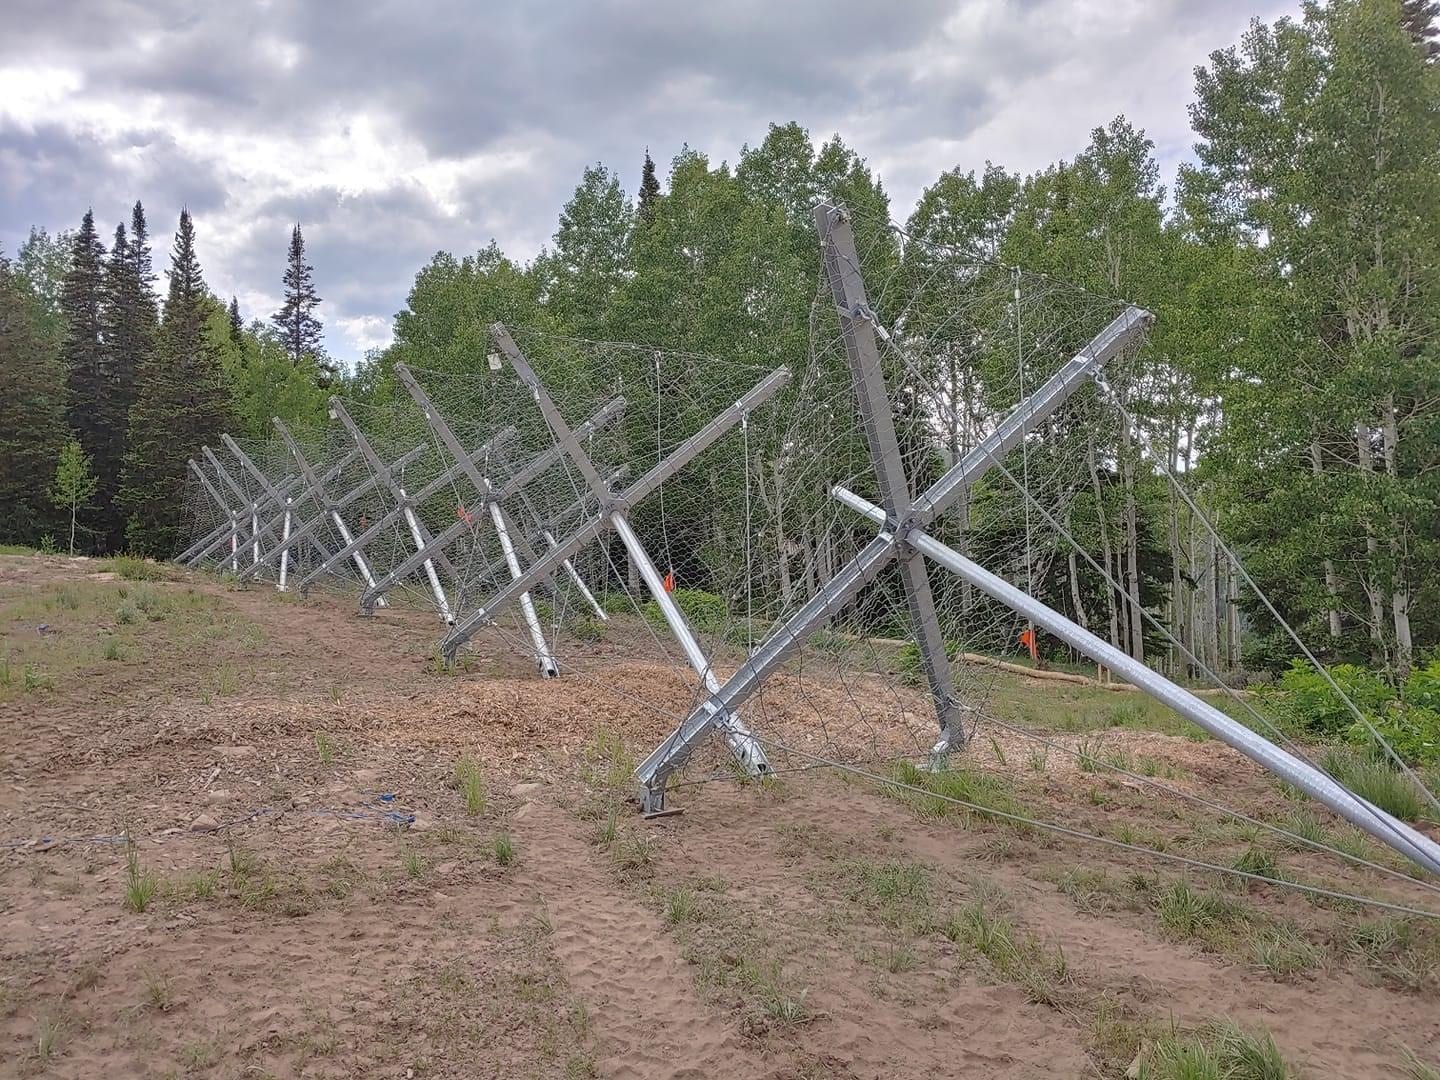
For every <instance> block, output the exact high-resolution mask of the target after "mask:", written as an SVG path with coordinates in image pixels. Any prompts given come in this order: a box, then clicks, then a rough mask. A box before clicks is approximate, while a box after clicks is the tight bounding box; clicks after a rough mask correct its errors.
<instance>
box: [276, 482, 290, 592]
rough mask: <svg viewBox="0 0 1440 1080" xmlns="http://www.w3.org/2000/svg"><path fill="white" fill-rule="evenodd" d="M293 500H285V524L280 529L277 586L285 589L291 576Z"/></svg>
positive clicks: (282, 589)
mask: <svg viewBox="0 0 1440 1080" xmlns="http://www.w3.org/2000/svg"><path fill="white" fill-rule="evenodd" d="M291 506H292V500H290V499H286V500H285V526H284V528H282V529H281V530H280V582H279V584H277V585H276V586H275V587H276V588H277V589H279V590H280V591H281V592H284V591H285V582H286V580H287V579H288V578H289V577H290V548H289V543H290V518H291Z"/></svg>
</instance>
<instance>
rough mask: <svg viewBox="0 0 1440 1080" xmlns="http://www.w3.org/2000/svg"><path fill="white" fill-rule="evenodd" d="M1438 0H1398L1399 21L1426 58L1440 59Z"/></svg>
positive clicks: (1439, 11) (1439, 0)
mask: <svg viewBox="0 0 1440 1080" xmlns="http://www.w3.org/2000/svg"><path fill="white" fill-rule="evenodd" d="M1437 18H1440V0H1400V23H1401V25H1402V26H1404V27H1405V30H1406V31H1407V32H1408V33H1409V35H1410V37H1411V38H1413V39H1414V41H1415V44H1416V45H1419V46H1420V51H1421V52H1422V53H1423V54H1424V56H1425V58H1426V59H1427V60H1430V61H1432V62H1434V61H1435V60H1437V59H1440V40H1436V39H1437V38H1440V26H1437V25H1436V20H1437Z"/></svg>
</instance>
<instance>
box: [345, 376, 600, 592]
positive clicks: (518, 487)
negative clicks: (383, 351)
mask: <svg viewBox="0 0 1440 1080" xmlns="http://www.w3.org/2000/svg"><path fill="white" fill-rule="evenodd" d="M398 366H399V365H397V367H398ZM407 374H408V373H407ZM417 389H418V388H417ZM426 400H427V401H428V398H427V399H426ZM422 408H423V406H422ZM624 411H625V399H624V398H621V397H617V398H613V399H612V400H611V401H609V402H607V403H606V404H605V405H604V406H602V407H601V408H600V409H599V411H597V412H596V413H595V415H594V416H592V417H590V419H589V420H587V421H585V423H584V424H583V425H582V426H581V427H580V428H579V430H578V431H577V435H578V436H579V437H581V438H584V437H588V436H589V435H590V434H592V433H594V432H596V431H599V430H600V429H601V428H603V427H605V426H606V425H607V424H609V423H611V422H612V421H614V420H616V419H618V418H619V417H620V416H621V415H622V414H623V413H624ZM501 436H504V438H502V437H501ZM514 436H515V429H514V428H505V429H504V430H503V431H502V432H501V433H500V435H497V436H495V437H494V438H492V439H490V440H489V441H488V442H487V443H485V445H484V446H482V447H481V450H479V451H476V452H474V453H472V454H471V455H470V460H471V462H472V463H474V465H475V466H476V467H477V468H478V469H479V470H480V471H481V473H482V474H484V475H485V476H486V482H487V483H488V482H489V481H488V473H489V469H488V466H484V467H482V466H483V463H484V462H485V461H486V460H487V459H488V458H489V456H490V455H491V453H493V454H494V455H495V456H496V458H497V459H499V460H500V461H501V462H502V463H503V461H504V456H503V455H504V453H505V447H506V445H508V443H509V441H510V440H511V439H513V438H514ZM481 451H483V453H482V452H481ZM563 456H564V454H563V452H562V451H561V450H560V448H559V447H554V446H552V447H549V448H547V449H545V450H544V451H542V452H541V453H539V454H537V455H536V456H535V457H533V458H531V459H530V461H528V462H527V463H526V464H525V465H523V466H521V468H520V469H519V470H518V471H517V472H515V473H513V474H512V475H511V476H510V477H509V479H507V480H506V481H505V482H504V483H503V484H502V485H501V486H500V487H499V488H498V489H496V488H494V487H493V485H492V486H491V488H490V493H489V494H487V495H481V496H480V497H479V498H478V499H477V500H476V501H475V502H474V503H472V504H470V505H469V506H466V507H461V508H459V511H458V513H457V515H456V521H455V523H454V524H452V525H450V526H449V527H448V528H446V529H444V530H443V531H442V532H440V533H438V534H436V535H435V537H434V538H433V539H432V540H431V541H430V542H429V543H428V544H426V545H425V547H424V549H423V550H421V551H417V552H415V554H413V555H411V556H410V557H408V558H406V559H404V560H402V561H401V562H400V563H399V565H397V566H395V567H393V568H392V569H391V571H390V573H389V574H387V575H386V576H385V578H383V579H382V580H381V581H380V582H379V583H377V584H376V586H375V587H374V588H373V589H370V590H368V591H367V592H366V593H365V595H364V596H362V597H361V603H362V604H368V603H369V601H370V600H371V599H372V598H373V597H376V596H383V595H384V593H385V592H386V591H387V590H388V589H390V588H391V587H392V586H393V585H394V584H395V583H396V582H398V581H399V580H400V579H401V578H402V577H403V576H404V575H406V574H408V573H410V572H412V571H413V570H414V569H415V567H416V566H418V565H419V563H420V560H421V559H422V558H424V557H425V556H427V555H429V554H430V553H432V552H434V551H439V550H442V549H444V548H445V547H447V546H448V545H450V544H452V543H454V542H455V541H456V540H457V539H459V538H460V537H461V536H464V535H465V534H467V533H470V532H472V531H473V530H474V524H473V522H474V520H475V519H476V518H478V517H480V516H481V515H482V514H484V513H486V508H487V507H488V506H489V504H490V503H492V502H498V503H501V504H502V505H503V504H504V503H505V502H506V501H508V500H509V499H511V498H512V497H514V496H517V495H523V493H524V490H525V487H526V486H527V485H528V484H530V483H531V482H533V481H534V480H535V479H536V478H538V477H539V476H541V475H543V474H544V472H545V471H546V470H547V469H549V468H550V467H551V466H552V465H554V464H555V463H556V462H557V461H559V460H560V459H561V458H562V457H563ZM461 470H462V466H461V465H460V464H459V463H458V462H457V463H455V464H454V465H452V466H451V467H450V468H449V469H447V470H446V472H445V473H444V474H443V475H442V476H441V477H440V478H438V482H443V483H449V482H450V480H451V478H453V477H454V476H456V475H457V474H458V473H459V472H460V471H461ZM432 483H433V482H432ZM427 492H428V493H427V494H425V497H427V498H428V497H429V494H433V492H431V491H429V490H428V489H427ZM422 501H423V499H419V498H417V500H416V502H417V505H418V503H419V502H422ZM568 512H569V511H565V512H562V513H561V514H559V515H557V516H556V517H557V519H558V518H561V517H564V516H566V514H567V513H568ZM542 524H543V523H542ZM551 524H555V522H554V521H552V522H551ZM542 535H543V531H542ZM521 545H522V550H524V551H528V552H529V553H530V555H531V556H533V555H534V551H533V550H532V549H531V548H530V545H529V542H528V539H527V538H526V537H525V536H524V535H523V534H521ZM533 561H534V559H533V557H532V558H531V562H533ZM508 567H509V560H508V559H507V558H504V557H502V558H501V560H500V561H499V564H498V569H497V567H496V566H492V567H490V568H487V570H486V571H485V574H484V575H482V576H484V577H486V578H487V579H488V580H494V579H495V575H496V573H497V572H498V571H503V570H507V569H508ZM575 576H576V577H578V575H575ZM548 581H549V578H548V577H546V578H545V579H544V580H543V581H542V584H544V583H545V582H548ZM586 591H587V592H588V590H586ZM597 606H598V605H597Z"/></svg>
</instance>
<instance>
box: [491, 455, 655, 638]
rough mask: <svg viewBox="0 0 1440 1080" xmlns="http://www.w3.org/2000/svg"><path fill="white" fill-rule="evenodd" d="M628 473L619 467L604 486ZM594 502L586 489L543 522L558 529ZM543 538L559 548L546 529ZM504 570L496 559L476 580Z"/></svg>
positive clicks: (599, 612)
mask: <svg viewBox="0 0 1440 1080" xmlns="http://www.w3.org/2000/svg"><path fill="white" fill-rule="evenodd" d="M629 471H630V469H629V466H627V465H621V466H619V467H618V468H616V469H615V470H614V471H613V472H611V473H610V475H609V476H607V477H606V478H605V486H606V487H607V488H610V489H612V490H613V489H614V487H615V485H616V484H618V483H620V481H622V480H623V479H625V474H626V473H628V472H629ZM594 502H595V495H594V493H593V492H592V491H590V489H589V488H586V489H585V490H584V491H581V492H580V494H579V496H577V497H576V499H575V500H574V501H573V502H572V503H570V505H569V506H567V507H565V509H564V510H561V511H560V512H559V513H558V514H555V515H554V516H553V517H551V518H550V519H549V520H548V521H547V522H545V524H546V525H547V526H551V527H553V528H556V529H558V528H560V525H561V523H563V522H565V521H568V520H570V518H571V517H573V516H574V515H575V514H578V513H579V512H580V511H581V510H584V509H586V508H587V507H588V506H590V504H592V503H594ZM543 538H544V539H545V540H546V542H547V543H548V544H549V545H550V547H551V549H552V550H553V549H554V548H556V547H558V546H559V544H558V542H557V541H556V540H555V539H554V537H553V535H552V533H551V532H550V531H549V530H548V529H547V530H546V531H545V532H544V533H543ZM569 561H570V560H569V559H568V558H567V559H566V560H565V562H566V563H568V562H569ZM505 568H506V566H505V560H504V559H503V558H502V559H496V560H495V561H494V562H492V563H491V564H490V565H489V566H487V567H485V569H484V570H483V571H481V573H480V575H479V577H478V580H480V581H490V582H495V581H498V580H499V579H500V572H501V571H502V570H504V569H505ZM587 591H588V590H587ZM591 602H592V603H594V600H593V599H592V601H591ZM595 607H596V614H597V615H599V616H600V618H602V619H605V620H606V621H607V622H608V621H609V619H610V616H609V615H608V614H605V609H604V608H602V607H600V605H599V604H595Z"/></svg>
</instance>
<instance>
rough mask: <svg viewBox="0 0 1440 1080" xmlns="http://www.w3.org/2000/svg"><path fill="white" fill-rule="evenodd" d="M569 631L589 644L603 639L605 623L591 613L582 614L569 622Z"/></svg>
mask: <svg viewBox="0 0 1440 1080" xmlns="http://www.w3.org/2000/svg"><path fill="white" fill-rule="evenodd" d="M570 633H571V634H573V635H574V636H575V637H576V638H577V639H579V640H580V641H586V642H589V643H590V644H592V645H593V644H595V643H596V642H600V641H604V640H605V624H604V623H603V622H601V621H600V620H599V619H597V618H595V617H594V616H591V615H582V616H581V617H580V618H578V619H576V620H574V622H572V623H571V624H570Z"/></svg>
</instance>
